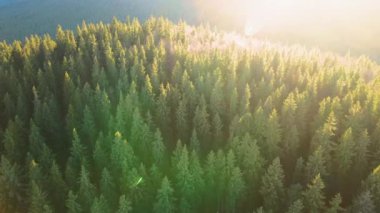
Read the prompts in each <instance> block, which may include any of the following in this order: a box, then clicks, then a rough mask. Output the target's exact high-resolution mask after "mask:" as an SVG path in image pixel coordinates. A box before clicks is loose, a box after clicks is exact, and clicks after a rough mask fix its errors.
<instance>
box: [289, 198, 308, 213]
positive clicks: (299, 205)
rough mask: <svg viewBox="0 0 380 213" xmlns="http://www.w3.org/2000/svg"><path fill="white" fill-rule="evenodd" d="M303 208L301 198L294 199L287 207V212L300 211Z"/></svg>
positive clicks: (297, 212) (300, 212)
mask: <svg viewBox="0 0 380 213" xmlns="http://www.w3.org/2000/svg"><path fill="white" fill-rule="evenodd" d="M303 209H304V206H303V203H302V201H301V200H296V201H294V202H293V203H292V205H291V206H290V207H289V209H288V211H287V213H302V212H303Z"/></svg>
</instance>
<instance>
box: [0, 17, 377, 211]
mask: <svg viewBox="0 0 380 213" xmlns="http://www.w3.org/2000/svg"><path fill="white" fill-rule="evenodd" d="M379 72H380V67H379V66H378V65H377V64H375V63H373V62H372V61H370V60H368V59H366V58H363V57H362V58H351V57H349V56H347V57H340V56H337V55H333V54H329V53H323V52H320V51H318V50H307V49H304V48H302V47H299V46H291V47H288V46H281V45H279V44H271V43H268V42H261V41H257V40H251V39H249V38H245V37H243V36H239V35H236V34H225V33H218V32H214V31H212V30H210V29H209V28H208V27H205V26H200V27H190V26H187V25H186V24H185V23H182V22H181V23H178V24H173V23H171V22H169V21H168V20H165V19H155V18H151V19H149V20H148V21H146V22H145V23H139V22H138V21H137V20H132V21H127V22H121V21H118V20H116V19H114V20H113V22H112V23H111V24H107V25H106V24H101V23H100V24H86V23H83V24H82V26H81V27H78V28H77V31H76V32H75V33H74V32H72V31H64V30H62V28H60V27H58V28H57V33H56V36H55V38H52V37H51V36H49V35H45V36H43V37H37V36H31V37H29V38H27V39H26V40H25V42H23V43H21V42H19V41H15V42H13V43H12V44H7V43H5V42H2V43H0V98H1V100H0V141H1V146H0V153H1V161H0V212H33V213H41V212H71V213H74V212H99V213H108V212H109V213H111V212H119V213H121V212H123V213H124V212H274V213H275V212H292V213H296V212H330V213H333V212H342V211H344V210H347V211H349V212H380V166H379V165H380V92H379V91H380V75H379Z"/></svg>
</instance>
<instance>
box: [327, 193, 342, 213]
mask: <svg viewBox="0 0 380 213" xmlns="http://www.w3.org/2000/svg"><path fill="white" fill-rule="evenodd" d="M329 204H330V205H329V206H330V207H329V208H328V209H327V211H326V212H328V213H338V212H343V211H344V209H343V208H342V207H341V204H342V197H341V196H340V194H336V195H335V196H334V197H333V198H332V199H331V200H330V203H329Z"/></svg>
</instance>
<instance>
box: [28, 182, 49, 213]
mask: <svg viewBox="0 0 380 213" xmlns="http://www.w3.org/2000/svg"><path fill="white" fill-rule="evenodd" d="M30 199H31V200H30V206H29V211H30V212H31V213H40V212H46V213H48V212H53V211H52V209H51V207H50V206H49V204H48V203H47V200H46V194H45V193H44V192H43V191H41V189H40V188H39V187H38V185H37V184H36V183H35V182H34V181H33V182H32V184H31V192H30Z"/></svg>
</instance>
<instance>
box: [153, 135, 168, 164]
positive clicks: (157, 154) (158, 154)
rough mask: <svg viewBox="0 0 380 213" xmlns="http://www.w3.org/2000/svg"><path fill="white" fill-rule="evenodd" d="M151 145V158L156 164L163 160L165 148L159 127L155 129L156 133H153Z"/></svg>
mask: <svg viewBox="0 0 380 213" xmlns="http://www.w3.org/2000/svg"><path fill="white" fill-rule="evenodd" d="M152 145H153V147H152V152H153V153H152V154H153V160H154V162H156V163H157V164H160V163H162V162H163V160H164V158H165V156H166V154H165V151H166V148H165V144H164V142H163V139H162V136H161V132H160V130H159V129H157V130H156V133H155V134H154V141H153V144H152Z"/></svg>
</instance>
